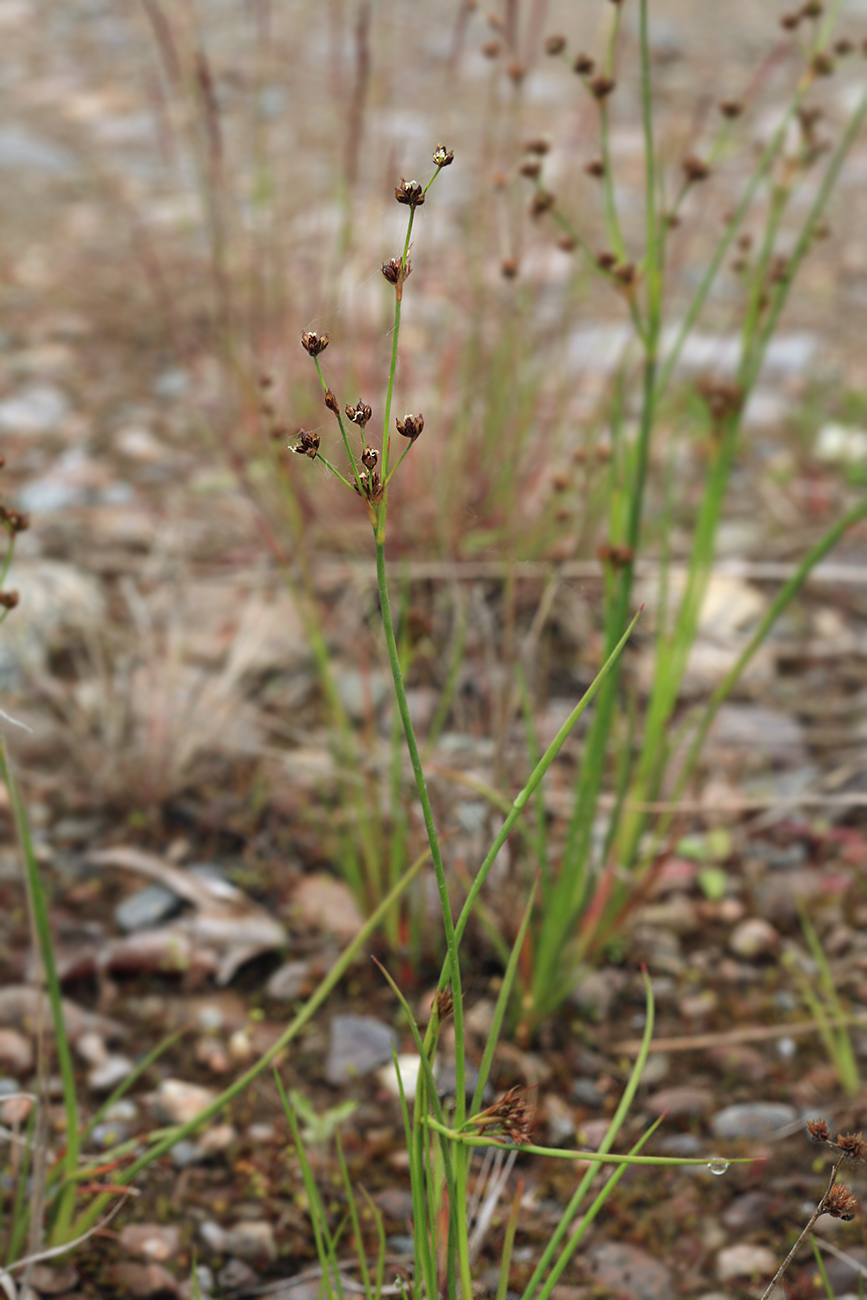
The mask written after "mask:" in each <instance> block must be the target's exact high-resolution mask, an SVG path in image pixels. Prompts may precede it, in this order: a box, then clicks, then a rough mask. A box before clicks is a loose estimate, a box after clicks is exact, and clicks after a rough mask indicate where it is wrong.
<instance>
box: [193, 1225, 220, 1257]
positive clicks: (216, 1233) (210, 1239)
mask: <svg viewBox="0 0 867 1300" xmlns="http://www.w3.org/2000/svg"><path fill="white" fill-rule="evenodd" d="M199 1236H200V1237H201V1239H202V1241H203V1242H204V1244H205V1245H206V1246H207V1248H208V1250H212V1251H213V1252H214V1254H215V1255H223V1254H225V1251H226V1229H225V1228H224V1227H222V1226H221V1225H220V1224H219V1223H217V1222H216V1221H215V1220H214V1219H204V1220H203V1221H202V1223H200V1224H199Z"/></svg>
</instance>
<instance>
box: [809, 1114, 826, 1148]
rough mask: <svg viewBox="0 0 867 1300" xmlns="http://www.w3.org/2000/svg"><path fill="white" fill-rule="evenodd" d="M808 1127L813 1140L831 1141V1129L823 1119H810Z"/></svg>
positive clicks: (810, 1137)
mask: <svg viewBox="0 0 867 1300" xmlns="http://www.w3.org/2000/svg"><path fill="white" fill-rule="evenodd" d="M806 1129H807V1136H808V1137H809V1139H810V1141H811V1142H820V1143H821V1142H830V1141H831V1130H830V1129H829V1128H828V1125H827V1124H826V1123H825V1121H824V1120H823V1119H808V1120H807V1123H806Z"/></svg>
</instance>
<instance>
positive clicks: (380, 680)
mask: <svg viewBox="0 0 867 1300" xmlns="http://www.w3.org/2000/svg"><path fill="white" fill-rule="evenodd" d="M335 685H336V687H337V693H338V695H339V696H340V702H341V704H342V705H343V707H344V709H345V710H346V712H347V714H348V715H349V718H350V719H351V720H352V721H353V722H356V723H358V724H359V725H360V724H361V723H363V722H364V721H365V720H366V719H367V717H368V716H369V714H370V712H371V711H372V712H373V713H374V714H377V713H378V712H379V710H380V709H381V708H382V706H383V704H384V703H385V701H386V700H387V699H388V695H389V689H390V688H389V682H388V681H387V680H386V677H385V674H384V673H379V672H377V673H361V672H359V671H358V669H357V668H344V669H342V670H341V671H339V672H337V673H336V674H335Z"/></svg>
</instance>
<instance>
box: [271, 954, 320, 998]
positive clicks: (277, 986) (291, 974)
mask: <svg viewBox="0 0 867 1300" xmlns="http://www.w3.org/2000/svg"><path fill="white" fill-rule="evenodd" d="M309 980H310V962H309V961H287V962H284V964H283V965H282V966H281V967H280V969H279V970H275V972H274V974H273V975H272V976H271V978H270V979H269V980H268V983H267V984H266V985H265V992H266V994H267V995H268V997H269V998H277V999H278V1000H279V1001H280V1002H294V1001H295V1000H296V998H300V997H301V996H302V994H303V992H304V989H305V987H306V986H307V984H308V983H309Z"/></svg>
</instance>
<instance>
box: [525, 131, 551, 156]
mask: <svg viewBox="0 0 867 1300" xmlns="http://www.w3.org/2000/svg"><path fill="white" fill-rule="evenodd" d="M550 152H551V141H550V140H547V139H546V138H545V136H544V135H536V136H533V138H532V140H525V141H524V153H534V154H538V156H539V157H540V158H541V157H543V156H544V155H545V154H546V153H550Z"/></svg>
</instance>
